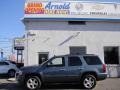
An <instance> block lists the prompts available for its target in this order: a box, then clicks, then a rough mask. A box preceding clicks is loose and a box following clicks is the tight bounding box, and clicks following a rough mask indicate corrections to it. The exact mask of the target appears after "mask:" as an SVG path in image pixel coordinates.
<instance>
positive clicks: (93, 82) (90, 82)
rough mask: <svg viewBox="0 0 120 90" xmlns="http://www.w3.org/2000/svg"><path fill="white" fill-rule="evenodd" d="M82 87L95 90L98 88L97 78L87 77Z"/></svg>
mask: <svg viewBox="0 0 120 90" xmlns="http://www.w3.org/2000/svg"><path fill="white" fill-rule="evenodd" d="M82 85H83V87H84V88H85V89H93V88H94V87H95V86H96V78H95V76H94V75H90V74H88V75H85V76H84V77H83V80H82Z"/></svg>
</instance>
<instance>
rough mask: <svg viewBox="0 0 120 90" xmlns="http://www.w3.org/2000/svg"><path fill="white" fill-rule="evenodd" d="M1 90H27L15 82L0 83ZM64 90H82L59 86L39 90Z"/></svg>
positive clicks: (72, 86)
mask: <svg viewBox="0 0 120 90" xmlns="http://www.w3.org/2000/svg"><path fill="white" fill-rule="evenodd" d="M0 89H1V90H27V89H26V88H25V87H23V86H21V85H19V84H18V83H16V82H9V83H0ZM59 89H61V90H65V89H78V90H81V89H83V88H82V87H81V86H80V85H70V84H65V85H63V84H59V85H44V86H42V87H41V88H40V90H59Z"/></svg>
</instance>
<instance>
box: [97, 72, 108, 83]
mask: <svg viewBox="0 0 120 90" xmlns="http://www.w3.org/2000/svg"><path fill="white" fill-rule="evenodd" d="M106 78H107V73H102V74H99V75H98V76H97V80H98V81H100V80H105V79H106Z"/></svg>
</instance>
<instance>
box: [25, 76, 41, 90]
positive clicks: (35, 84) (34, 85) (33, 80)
mask: <svg viewBox="0 0 120 90" xmlns="http://www.w3.org/2000/svg"><path fill="white" fill-rule="evenodd" d="M41 84H42V82H41V80H40V78H39V77H37V76H29V77H28V78H27V79H26V81H25V85H26V88H27V89H29V90H37V89H39V88H40V87H41Z"/></svg>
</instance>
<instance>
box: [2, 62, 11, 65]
mask: <svg viewBox="0 0 120 90" xmlns="http://www.w3.org/2000/svg"><path fill="white" fill-rule="evenodd" d="M0 65H9V64H8V63H7V62H0Z"/></svg>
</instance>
